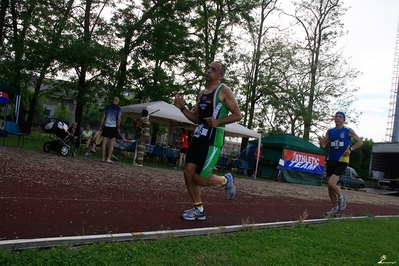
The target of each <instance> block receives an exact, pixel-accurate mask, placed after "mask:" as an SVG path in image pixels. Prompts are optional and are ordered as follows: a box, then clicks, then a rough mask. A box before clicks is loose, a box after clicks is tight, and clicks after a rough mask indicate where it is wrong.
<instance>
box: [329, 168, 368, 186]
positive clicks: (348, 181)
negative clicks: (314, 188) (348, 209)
mask: <svg viewBox="0 0 399 266" xmlns="http://www.w3.org/2000/svg"><path fill="white" fill-rule="evenodd" d="M323 183H326V184H327V177H326V174H325V172H324V175H323ZM365 184H366V182H365V181H364V180H363V179H361V178H360V177H359V175H358V174H357V172H356V170H355V169H353V168H352V167H349V166H348V167H346V169H345V171H344V173H343V174H342V175H341V176H340V178H339V180H338V182H337V185H338V186H340V187H349V188H364V187H365Z"/></svg>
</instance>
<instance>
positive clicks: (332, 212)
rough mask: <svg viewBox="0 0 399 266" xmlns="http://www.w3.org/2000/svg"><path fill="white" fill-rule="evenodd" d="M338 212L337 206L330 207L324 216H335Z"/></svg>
mask: <svg viewBox="0 0 399 266" xmlns="http://www.w3.org/2000/svg"><path fill="white" fill-rule="evenodd" d="M338 214H339V210H338V208H337V207H334V208H332V209H331V210H330V211H328V212H326V213H325V216H337V215H338Z"/></svg>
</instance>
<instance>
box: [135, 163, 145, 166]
mask: <svg viewBox="0 0 399 266" xmlns="http://www.w3.org/2000/svg"><path fill="white" fill-rule="evenodd" d="M133 166H143V165H142V164H139V163H136V162H133Z"/></svg>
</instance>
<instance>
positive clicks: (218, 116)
mask: <svg viewBox="0 0 399 266" xmlns="http://www.w3.org/2000/svg"><path fill="white" fill-rule="evenodd" d="M225 72H226V68H225V66H224V65H223V64H222V63H221V62H212V63H211V64H209V66H208V69H207V71H206V73H205V79H206V87H205V90H204V91H202V92H201V93H200V95H199V96H198V99H197V103H196V105H195V107H194V110H193V111H189V110H188V109H187V108H186V107H185V106H184V99H183V97H182V96H181V95H176V96H175V100H174V104H175V106H176V107H177V108H179V109H180V110H181V112H183V114H184V115H185V116H186V117H187V118H188V119H189V120H191V121H192V122H193V123H195V124H197V125H198V126H197V128H196V129H195V131H194V136H193V138H192V140H191V143H190V145H189V147H188V150H187V153H186V165H185V168H184V178H185V183H186V187H187V191H188V194H189V195H190V197H191V200H192V202H193V205H194V207H193V208H192V209H189V210H186V211H185V212H184V213H183V214H182V216H181V217H182V218H183V219H185V220H205V218H206V213H205V210H204V207H203V204H202V199H201V186H217V185H221V186H222V187H223V188H224V189H225V192H226V197H227V199H228V200H231V199H233V198H234V196H235V193H236V188H235V186H234V177H233V175H232V174H230V173H228V174H226V175H225V176H218V175H215V174H213V173H212V170H213V169H214V167H215V165H216V162H217V160H218V158H219V155H220V151H221V149H222V147H223V142H224V129H225V128H224V127H225V125H226V124H230V123H234V122H236V121H239V120H241V117H242V116H241V111H240V108H239V107H238V103H237V100H236V98H235V96H234V94H233V92H232V90H231V89H230V88H229V87H227V86H226V85H224V84H222V83H221V80H222V79H223V78H224V75H225Z"/></svg>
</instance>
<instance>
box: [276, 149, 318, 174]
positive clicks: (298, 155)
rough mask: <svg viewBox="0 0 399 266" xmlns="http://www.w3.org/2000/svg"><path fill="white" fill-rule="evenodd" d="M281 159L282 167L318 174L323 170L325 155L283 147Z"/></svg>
mask: <svg viewBox="0 0 399 266" xmlns="http://www.w3.org/2000/svg"><path fill="white" fill-rule="evenodd" d="M283 159H284V166H283V169H288V170H295V171H300V172H307V173H313V174H319V175H322V174H323V172H324V160H325V157H324V156H323V155H318V154H312V153H307V152H301V151H294V150H289V149H284V152H283Z"/></svg>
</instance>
